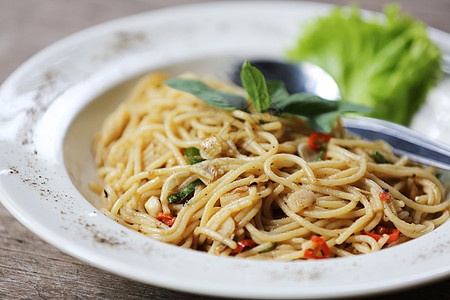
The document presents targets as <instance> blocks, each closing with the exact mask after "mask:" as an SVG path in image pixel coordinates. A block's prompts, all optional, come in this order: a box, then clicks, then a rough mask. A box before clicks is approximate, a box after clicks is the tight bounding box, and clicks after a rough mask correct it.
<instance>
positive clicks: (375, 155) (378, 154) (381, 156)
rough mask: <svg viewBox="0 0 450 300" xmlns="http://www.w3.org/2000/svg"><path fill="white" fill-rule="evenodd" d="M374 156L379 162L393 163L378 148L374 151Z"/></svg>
mask: <svg viewBox="0 0 450 300" xmlns="http://www.w3.org/2000/svg"><path fill="white" fill-rule="evenodd" d="M372 158H373V160H374V161H375V162H376V163H377V164H392V162H390V161H388V160H386V158H384V156H383V154H381V153H380V152H378V150H375V151H373V153H372Z"/></svg>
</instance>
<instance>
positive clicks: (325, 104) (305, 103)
mask: <svg viewBox="0 0 450 300" xmlns="http://www.w3.org/2000/svg"><path fill="white" fill-rule="evenodd" d="M338 103H339V102H338V101H331V100H325V99H323V98H321V97H319V96H316V95H313V94H309V93H298V94H293V95H291V96H289V97H288V98H287V99H286V100H285V101H283V102H282V103H280V109H281V110H282V111H283V112H286V113H291V114H295V115H302V116H305V117H314V116H316V115H319V114H322V113H327V112H332V111H335V110H337V109H338V107H339V104H338Z"/></svg>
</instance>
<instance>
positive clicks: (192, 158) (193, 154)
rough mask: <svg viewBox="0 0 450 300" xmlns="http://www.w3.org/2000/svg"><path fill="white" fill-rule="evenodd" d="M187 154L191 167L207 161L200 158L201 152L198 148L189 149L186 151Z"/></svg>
mask: <svg viewBox="0 0 450 300" xmlns="http://www.w3.org/2000/svg"><path fill="white" fill-rule="evenodd" d="M185 154H186V158H187V160H188V162H189V164H190V165H195V164H197V163H199V162H202V161H205V159H204V158H202V157H201V156H200V150H199V149H198V148H195V147H189V148H187V149H186V153H185Z"/></svg>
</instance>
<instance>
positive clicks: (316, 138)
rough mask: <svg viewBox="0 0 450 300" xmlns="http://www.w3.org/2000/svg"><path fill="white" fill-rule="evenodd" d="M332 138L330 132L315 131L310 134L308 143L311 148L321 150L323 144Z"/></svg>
mask: <svg viewBox="0 0 450 300" xmlns="http://www.w3.org/2000/svg"><path fill="white" fill-rule="evenodd" d="M331 138H332V136H331V135H329V134H325V133H321V132H315V133H313V134H311V135H310V136H309V138H308V145H309V147H310V148H311V149H314V150H320V149H321V148H322V145H323V144H324V143H328V142H329V141H330V139H331Z"/></svg>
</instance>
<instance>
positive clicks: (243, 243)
mask: <svg viewBox="0 0 450 300" xmlns="http://www.w3.org/2000/svg"><path fill="white" fill-rule="evenodd" d="M256 245H257V244H256V243H255V242H254V241H253V240H242V241H240V242H237V248H236V249H234V250H233V253H235V254H238V253H241V252H242V251H243V250H244V249H245V248H253V247H255V246H256Z"/></svg>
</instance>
